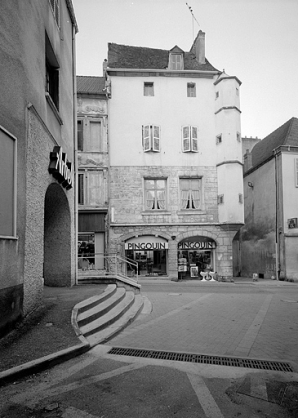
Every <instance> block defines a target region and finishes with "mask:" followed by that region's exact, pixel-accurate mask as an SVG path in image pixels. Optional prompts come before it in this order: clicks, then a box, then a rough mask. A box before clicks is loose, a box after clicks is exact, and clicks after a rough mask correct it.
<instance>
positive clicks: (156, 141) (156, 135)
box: [152, 125, 160, 152]
mask: <svg viewBox="0 0 298 418" xmlns="http://www.w3.org/2000/svg"><path fill="white" fill-rule="evenodd" d="M152 149H153V151H157V152H159V151H160V126H156V125H153V126H152Z"/></svg>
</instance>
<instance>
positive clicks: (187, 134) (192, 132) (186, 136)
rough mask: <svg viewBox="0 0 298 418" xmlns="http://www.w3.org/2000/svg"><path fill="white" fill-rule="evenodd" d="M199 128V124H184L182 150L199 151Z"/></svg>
mask: <svg viewBox="0 0 298 418" xmlns="http://www.w3.org/2000/svg"><path fill="white" fill-rule="evenodd" d="M198 130H199V129H198V127H197V126H192V125H184V126H182V134H181V136H182V152H196V153H197V152H199V141H198ZM186 144H188V145H186Z"/></svg>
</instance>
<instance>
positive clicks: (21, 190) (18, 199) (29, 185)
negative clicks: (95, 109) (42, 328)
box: [0, 0, 77, 335]
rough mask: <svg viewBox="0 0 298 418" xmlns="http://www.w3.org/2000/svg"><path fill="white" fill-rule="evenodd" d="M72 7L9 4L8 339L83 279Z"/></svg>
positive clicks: (4, 301)
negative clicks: (47, 298) (48, 300)
mask: <svg viewBox="0 0 298 418" xmlns="http://www.w3.org/2000/svg"><path fill="white" fill-rule="evenodd" d="M76 32H77V24H76V20H75V15H74V10H73V6H72V2H71V0H51V1H49V0H42V1H37V0H35V1H30V2H24V1H22V0H17V1H14V2H13V5H12V2H11V1H9V0H4V1H2V2H1V14H0V74H1V83H0V151H1V152H0V190H1V201H0V334H1V335H3V334H4V333H5V332H7V331H9V329H11V328H12V327H13V324H14V323H15V321H16V320H18V319H20V318H21V317H22V316H25V315H27V314H28V313H30V312H31V311H32V310H34V309H35V308H36V307H37V306H38V305H39V304H40V302H41V299H42V295H43V285H44V284H46V285H49V286H51V285H55V286H69V285H72V284H73V283H74V281H75V217H74V207H75V203H74V202H75V193H74V184H73V172H74V141H75V130H76V122H75V121H76V110H75V102H74V97H75V84H76V80H75V58H74V57H75V41H74V39H75V34H76Z"/></svg>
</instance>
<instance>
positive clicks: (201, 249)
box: [178, 235, 216, 279]
mask: <svg viewBox="0 0 298 418" xmlns="http://www.w3.org/2000/svg"><path fill="white" fill-rule="evenodd" d="M215 249H216V242H215V241H214V240H213V239H211V238H208V237H204V236H200V235H197V236H194V237H189V238H185V239H183V240H182V241H180V242H179V243H178V273H179V278H181V279H182V278H185V279H198V278H199V279H201V276H200V273H201V272H209V271H215V254H214V253H215Z"/></svg>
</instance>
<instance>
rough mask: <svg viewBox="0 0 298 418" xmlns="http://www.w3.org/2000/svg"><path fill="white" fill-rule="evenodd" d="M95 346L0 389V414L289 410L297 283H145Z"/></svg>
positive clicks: (214, 415) (296, 363) (296, 358)
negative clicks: (285, 368)
mask: <svg viewBox="0 0 298 418" xmlns="http://www.w3.org/2000/svg"><path fill="white" fill-rule="evenodd" d="M141 284H142V294H143V296H145V298H146V300H147V302H146V303H145V307H144V310H143V312H142V313H141V314H140V315H139V317H138V318H137V320H136V321H134V322H133V323H132V324H131V325H130V326H129V327H128V328H126V329H125V330H124V331H123V332H122V333H120V334H119V335H118V336H117V337H115V338H113V339H112V340H110V341H109V342H108V343H107V344H105V345H99V346H97V347H94V348H93V349H92V350H90V351H89V352H88V353H85V354H83V355H81V356H80V357H77V358H73V359H71V360H69V361H68V362H65V363H63V364H60V365H59V366H56V367H54V368H53V369H51V370H49V371H46V372H43V373H40V374H36V375H34V376H31V377H29V378H25V379H23V380H19V381H16V382H14V384H10V385H7V386H5V387H3V388H1V392H0V405H1V406H0V417H1V418H13V417H22V418H27V417H28V418H29V417H63V418H70V417H75V418H110V417H116V418H118V417H119V418H120V417H121V418H122V417H129V418H140V417H144V418H145V417H146V418H147V417H162V418H163V417H183V418H189V417H202V418H203V417H208V418H223V417H224V418H234V417H235V418H236V417H240V418H256V417H270V418H286V417H293V418H294V417H297V416H298V374H297V371H298V353H297V351H298V350H297V342H298V333H297V330H298V315H297V313H298V312H297V309H298V303H297V301H298V286H297V284H290V283H284V282H273V281H272V282H270V281H268V282H265V281H259V282H256V283H252V282H250V281H247V282H245V281H241V283H237V282H236V283H207V284H205V283H200V282H182V283H181V282H178V283H170V282H164V281H162V280H160V281H149V280H148V281H145V280H143V281H142V282H141ZM112 347H131V348H143V349H146V350H148V349H151V350H160V351H165V352H168V351H171V352H179V353H181V352H183V353H196V354H206V355H209V356H213V355H217V356H231V357H235V358H243V359H247V358H248V359H253V358H256V359H264V360H271V361H272V360H275V361H280V362H288V363H289V364H290V365H291V367H292V370H293V371H292V372H280V371H275V370H273V371H272V370H260V369H245V368H243V367H230V366H222V365H219V366H218V365H216V366H215V365H210V364H197V363H195V364H194V363H192V362H182V361H172V360H160V359H159V360H158V359H154V358H142V357H131V356H127V355H114V354H110V353H109V351H110V349H111V348H112Z"/></svg>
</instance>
